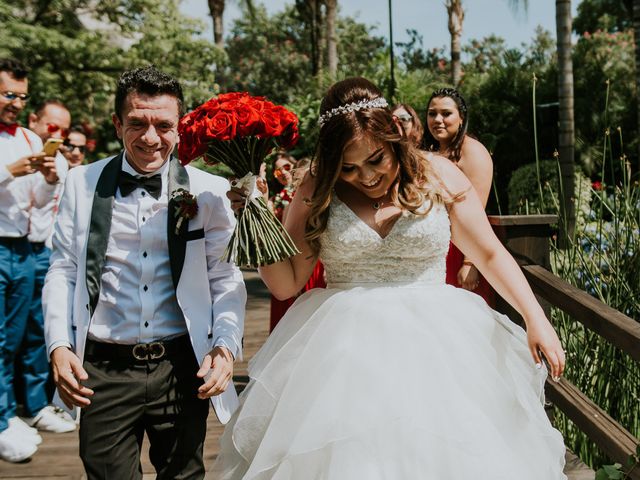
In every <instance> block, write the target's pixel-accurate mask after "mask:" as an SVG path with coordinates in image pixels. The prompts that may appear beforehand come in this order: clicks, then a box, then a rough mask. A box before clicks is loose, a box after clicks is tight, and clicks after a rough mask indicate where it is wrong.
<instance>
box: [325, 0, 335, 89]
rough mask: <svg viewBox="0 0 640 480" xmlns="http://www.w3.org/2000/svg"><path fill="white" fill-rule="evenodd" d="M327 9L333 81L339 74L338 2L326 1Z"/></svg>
mask: <svg viewBox="0 0 640 480" xmlns="http://www.w3.org/2000/svg"><path fill="white" fill-rule="evenodd" d="M325 6H326V8H327V17H326V18H327V69H328V72H329V76H330V77H331V78H332V79H335V78H336V75H337V73H338V36H337V33H336V17H337V16H338V0H325Z"/></svg>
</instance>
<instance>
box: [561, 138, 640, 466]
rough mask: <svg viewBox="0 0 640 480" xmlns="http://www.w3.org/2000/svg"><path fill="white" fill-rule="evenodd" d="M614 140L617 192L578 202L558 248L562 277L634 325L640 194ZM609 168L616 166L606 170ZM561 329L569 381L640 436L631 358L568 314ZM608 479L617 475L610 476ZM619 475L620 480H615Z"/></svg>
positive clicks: (575, 433)
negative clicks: (570, 229) (569, 231)
mask: <svg viewBox="0 0 640 480" xmlns="http://www.w3.org/2000/svg"><path fill="white" fill-rule="evenodd" d="M611 143H612V142H611V138H610V136H609V135H605V136H604V146H603V152H604V154H603V156H604V158H606V163H617V164H619V166H618V168H617V169H612V170H614V171H621V172H622V176H621V177H618V178H613V179H612V183H611V184H610V185H609V186H606V185H605V187H604V188H602V189H601V188H600V187H599V186H598V190H594V189H593V188H591V186H582V187H578V188H579V189H582V190H588V191H587V192H583V193H581V192H577V195H576V201H577V205H576V216H577V219H578V221H577V223H576V231H575V234H574V237H573V238H572V239H570V244H569V246H568V248H567V249H564V250H560V249H558V248H555V246H554V245H553V244H552V267H553V271H554V273H555V274H556V275H558V276H560V277H561V278H563V279H565V280H566V281H568V282H569V283H571V284H572V285H575V286H576V287H578V288H580V289H581V290H584V291H586V292H588V293H590V294H591V295H593V296H594V297H596V298H598V299H600V300H601V301H602V302H604V303H605V304H607V305H609V306H610V307H612V308H614V309H616V310H619V311H621V312H622V313H624V314H626V315H627V316H629V317H631V318H633V319H639V318H640V292H639V291H638V285H640V217H639V216H638V211H640V187H639V186H638V184H637V182H633V181H632V180H631V179H630V175H629V164H628V162H627V159H626V157H625V156H621V157H619V158H618V159H614V157H613V156H612V153H611V152H612V149H611ZM604 168H607V169H608V168H609V165H603V169H604ZM554 317H555V322H554V323H555V325H556V326H557V328H558V333H559V335H560V338H561V340H562V343H563V345H564V346H565V349H566V351H567V364H568V365H569V366H571V365H573V366H574V367H573V368H571V367H570V368H569V369H568V371H567V372H566V376H567V378H568V379H569V380H570V381H571V382H572V383H573V384H575V385H576V386H577V387H578V388H579V389H580V390H581V391H582V392H584V393H585V395H587V396H588V397H589V398H590V399H591V400H593V401H594V402H595V403H596V404H597V405H599V406H600V407H601V408H603V409H604V410H605V411H606V412H607V413H608V414H610V415H611V416H612V417H613V418H614V419H615V420H616V421H618V422H619V423H620V424H621V425H623V426H624V427H625V428H626V429H628V430H629V431H630V432H631V433H632V434H633V435H634V436H636V437H637V436H639V435H640V411H639V410H638V401H639V400H640V399H639V398H638V392H640V365H639V364H638V363H637V362H635V361H634V360H633V358H632V357H630V356H629V355H628V354H626V353H624V352H622V351H621V350H620V349H618V348H616V347H614V346H613V345H611V344H610V343H609V342H608V341H606V340H605V339H603V338H602V337H600V336H599V335H597V334H596V333H594V332H592V331H590V330H588V329H586V328H585V327H583V326H582V324H580V323H578V322H576V321H574V320H573V319H572V318H570V317H568V316H567V315H566V314H564V313H563V312H562V311H555V312H554ZM557 418H558V421H559V426H560V428H561V430H562V432H563V435H564V438H565V441H566V443H567V445H568V446H569V447H570V448H571V449H572V450H573V451H575V452H576V453H577V454H578V455H579V457H580V458H581V459H582V460H584V461H585V462H587V463H590V464H591V465H597V464H603V463H605V462H607V461H608V459H607V458H606V456H604V455H603V454H602V453H601V452H599V451H597V450H596V449H594V446H593V442H592V441H591V440H590V439H589V438H588V437H587V436H586V435H585V434H584V433H582V432H581V431H580V430H579V429H577V428H576V427H575V426H574V425H573V424H572V423H571V422H570V421H569V420H568V419H567V418H566V417H565V416H564V415H558V417H557ZM616 469H617V467H616V466H607V467H603V469H602V471H601V473H599V475H600V477H599V478H626V477H625V476H620V477H616V476H615V475H618V474H617V473H616ZM604 475H609V476H608V477H607V476H604ZM612 475H613V476H612Z"/></svg>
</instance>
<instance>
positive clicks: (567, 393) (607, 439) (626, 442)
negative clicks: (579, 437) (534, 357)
mask: <svg viewBox="0 0 640 480" xmlns="http://www.w3.org/2000/svg"><path fill="white" fill-rule="evenodd" d="M546 396H547V399H548V400H550V401H552V402H553V403H554V405H555V406H556V407H558V408H559V409H560V410H562V411H563V412H564V413H565V415H567V417H569V418H570V419H571V421H572V422H573V423H575V425H576V426H577V427H578V428H579V429H580V430H581V431H583V432H584V433H585V434H587V436H588V437H589V438H590V439H591V440H593V442H594V443H595V444H596V445H598V447H599V448H601V449H602V451H604V452H605V453H606V454H607V455H609V456H610V457H611V458H612V459H613V460H615V461H617V462H620V463H621V464H623V465H626V463H627V459H628V458H629V455H632V454H634V453H635V451H636V445H638V444H639V443H640V440H638V439H637V438H635V437H634V436H633V435H632V434H631V433H629V432H628V431H627V430H626V429H625V428H624V427H623V426H622V425H620V424H619V423H618V422H616V421H615V420H614V419H613V418H612V417H611V416H609V414H607V412H605V411H604V410H602V409H601V408H600V407H599V406H598V405H596V404H595V403H593V402H592V401H591V399H589V398H588V397H587V396H585V394H584V393H582V392H581V391H580V390H578V388H577V387H576V386H575V385H573V384H572V383H571V382H569V381H568V380H566V379H564V378H561V379H560V382H557V383H556V382H553V381H547V388H546ZM629 478H631V479H632V480H640V470H637V469H636V470H634V471H633V472H631V474H630V477H629Z"/></svg>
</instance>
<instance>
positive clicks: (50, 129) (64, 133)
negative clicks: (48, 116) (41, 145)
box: [47, 123, 69, 138]
mask: <svg viewBox="0 0 640 480" xmlns="http://www.w3.org/2000/svg"><path fill="white" fill-rule="evenodd" d="M57 131H60V135H62V138H67V137H68V136H69V129H68V128H62V127H60V125H58V124H55V123H47V132H49V133H56V132H57Z"/></svg>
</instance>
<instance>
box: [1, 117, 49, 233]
mask: <svg viewBox="0 0 640 480" xmlns="http://www.w3.org/2000/svg"><path fill="white" fill-rule="evenodd" d="M41 151H42V140H40V137H38V135H36V134H35V133H33V132H32V131H30V130H27V129H26V128H22V127H19V128H18V130H17V131H16V134H15V135H9V134H8V133H7V132H1V133H0V237H12V238H19V237H24V236H25V235H27V233H28V232H29V209H30V208H31V206H32V205H36V206H40V207H42V206H44V205H46V204H47V202H48V201H50V200H51V199H52V198H53V195H54V192H55V188H56V185H49V184H48V183H47V182H46V181H45V179H44V177H43V176H42V174H41V173H33V174H31V175H24V176H22V177H14V176H13V175H11V172H9V169H8V168H7V167H8V165H10V164H12V163H13V162H15V161H16V160H18V159H20V158H22V157H25V156H27V155H32V154H35V153H39V152H41Z"/></svg>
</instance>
